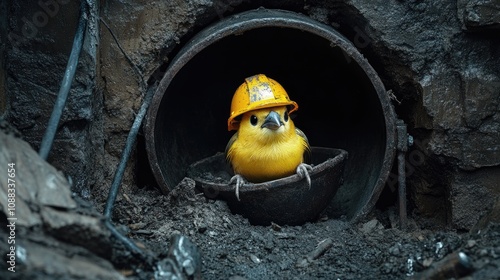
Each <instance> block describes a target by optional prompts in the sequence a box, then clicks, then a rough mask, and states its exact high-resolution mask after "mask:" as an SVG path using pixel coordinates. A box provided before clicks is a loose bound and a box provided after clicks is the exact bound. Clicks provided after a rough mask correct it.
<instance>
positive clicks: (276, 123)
mask: <svg viewBox="0 0 500 280" xmlns="http://www.w3.org/2000/svg"><path fill="white" fill-rule="evenodd" d="M282 124H283V123H282V122H281V120H280V115H279V114H278V113H276V112H275V111H271V112H269V114H268V115H267V116H266V119H264V123H263V124H262V126H261V128H264V127H266V128H269V129H271V130H277V129H278V128H280V126H281V125H282Z"/></svg>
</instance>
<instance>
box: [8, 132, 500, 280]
mask: <svg viewBox="0 0 500 280" xmlns="http://www.w3.org/2000/svg"><path fill="white" fill-rule="evenodd" d="M2 127H3V128H2V130H0V135H1V136H2V137H0V144H1V146H0V147H2V149H1V153H0V163H1V164H2V165H3V166H5V165H7V162H12V161H13V160H15V161H16V174H17V175H16V176H18V177H19V178H18V179H17V181H16V190H17V191H18V196H16V208H15V211H14V212H15V216H16V217H17V218H18V220H16V221H15V223H14V224H12V221H10V220H9V221H8V226H7V225H5V224H3V226H2V227H1V229H0V240H4V241H5V242H0V250H1V252H2V255H3V261H2V265H1V266H0V279H174V278H168V277H163V278H161V277H159V276H160V274H163V275H164V276H165V275H166V274H165V272H168V271H169V270H168V269H164V270H162V271H161V272H162V273H159V270H158V264H159V263H160V262H161V263H163V264H170V263H171V262H170V261H169V260H171V257H170V256H171V255H172V254H170V252H171V251H172V245H175V246H177V247H182V246H184V245H185V243H184V245H182V244H179V243H175V242H174V243H171V240H172V237H176V236H183V237H186V238H188V239H189V240H190V241H191V242H192V243H194V244H195V245H196V247H197V250H187V251H186V252H187V253H188V255H187V256H186V255H185V256H183V257H184V258H187V259H189V258H192V259H193V262H192V263H194V264H196V263H197V261H196V260H198V258H197V255H198V254H199V259H200V260H201V262H200V263H201V265H197V266H196V267H194V268H193V267H192V269H191V271H196V270H199V271H200V274H201V278H202V279H366V278H370V279H413V278H415V279H445V278H447V277H448V278H450V277H454V278H455V279H457V278H463V277H469V278H464V279H499V277H500V274H499V269H500V224H494V223H489V224H488V223H487V221H498V217H497V216H498V207H496V208H493V212H491V215H490V219H486V220H483V221H486V222H484V223H479V224H477V225H476V226H475V230H474V231H473V232H472V233H460V232H456V231H454V230H450V229H445V228H442V229H437V228H430V227H429V225H430V223H428V220H426V219H424V218H422V217H419V218H418V219H417V220H415V219H413V218H416V217H418V216H414V215H411V217H410V219H409V222H408V227H407V229H406V230H401V229H400V228H399V224H398V216H397V214H396V211H395V209H394V208H390V207H389V208H386V209H384V210H382V209H374V211H373V212H372V213H370V214H369V215H368V216H367V217H366V219H364V220H361V221H359V222H357V223H351V222H349V221H345V220H343V219H331V218H328V217H326V216H322V217H320V218H319V220H318V221H316V222H312V223H306V224H304V225H302V226H278V225H275V224H272V225H270V226H254V225H251V224H250V223H249V222H248V220H247V219H245V218H243V217H241V216H239V215H234V214H232V213H231V212H230V210H229V208H228V206H227V204H226V202H224V201H215V200H209V199H207V198H206V197H205V196H204V194H203V193H201V192H200V191H198V190H197V189H196V187H195V183H194V181H193V180H192V179H189V178H185V179H184V180H183V181H182V182H181V183H179V184H178V186H177V187H176V188H175V189H173V190H172V191H171V192H170V193H169V194H168V195H162V194H161V193H160V191H159V190H158V189H157V188H154V187H143V188H136V189H135V190H134V191H133V192H132V193H129V194H126V193H122V194H120V195H119V197H118V200H117V202H116V203H115V208H114V211H113V224H114V225H115V228H116V229H117V230H118V231H119V232H121V233H122V234H123V235H124V236H127V237H128V238H129V240H131V241H132V242H133V243H134V244H135V245H136V246H137V247H138V248H140V250H142V251H143V252H144V254H145V255H146V258H142V257H140V256H139V255H137V254H135V253H133V252H131V251H130V250H129V249H127V247H126V246H124V244H123V243H121V242H120V241H119V240H117V238H116V236H115V235H113V234H112V233H111V231H110V230H109V228H108V227H107V226H106V225H105V223H104V218H103V216H102V215H101V213H102V209H103V207H104V204H103V203H96V202H92V201H85V200H83V199H81V198H79V197H77V196H73V197H70V195H69V192H68V190H69V187H70V186H69V184H68V182H66V180H64V179H61V180H55V181H54V180H52V182H53V184H52V187H51V188H50V189H46V186H45V185H44V184H43V182H45V180H47V179H48V178H52V177H54V176H55V175H54V174H55V173H57V171H55V169H54V168H53V167H51V166H50V165H48V164H47V163H45V162H44V161H43V160H41V159H40V158H39V157H38V156H37V154H36V152H35V151H34V150H32V149H31V148H30V147H29V146H28V145H27V144H26V143H25V142H23V141H21V140H19V138H16V136H15V135H16V133H15V131H13V130H9V129H8V128H9V126H8V125H7V124H5V123H2ZM6 128H7V129H6ZM4 131H7V132H8V133H7V134H4ZM4 147H8V148H5V149H4ZM25 157H26V158H28V159H24V158H25ZM33 167H37V168H38V169H37V170H38V173H37V175H36V178H37V179H36V180H35V179H34V178H35V177H33V178H32V176H29V175H28V174H32V172H31V171H30V170H32V168H33ZM42 167H43V168H42ZM57 174H59V173H57ZM57 176H61V174H59V175H57ZM33 180H35V181H33ZM33 182H35V183H33ZM37 182H38V183H37ZM0 186H1V188H0V198H1V200H0V202H1V203H0V204H2V206H3V207H2V208H1V210H2V212H1V213H0V215H1V216H2V217H3V221H5V220H6V219H5V218H6V217H7V216H8V215H11V214H10V211H11V210H8V209H7V208H6V206H5V205H6V203H5V197H7V193H8V191H7V185H6V184H4V182H0ZM51 192H52V193H51ZM54 192H55V193H54ZM30 193H31V194H30ZM56 193H58V194H59V195H56ZM64 193H65V194H66V195H61V194H64ZM99 195H100V199H101V200H105V198H106V197H107V193H100V194H99ZM49 198H50V201H48V200H47V199H49ZM495 209H497V210H495ZM23 214H24V215H29V216H23ZM27 217H30V219H28V218H27ZM495 217H496V218H495ZM28 221H31V222H30V223H28ZM9 240H15V243H14V244H11V243H8V242H9ZM11 246H15V247H14V249H12V247H11ZM196 252H198V253H196ZM9 254H10V255H9ZM13 256H15V257H13ZM459 256H461V257H462V259H460V258H459ZM12 258H13V260H14V263H13V265H14V268H12V267H13V266H12V265H11V263H9V261H11V260H12ZM166 267H168V266H166ZM8 268H12V270H15V272H11V271H9V270H8ZM172 271H173V270H170V272H172ZM180 271H181V272H180V274H183V273H184V272H183V271H184V270H180ZM167 274H168V273H167ZM184 274H185V273H184ZM170 275H173V274H170ZM190 275H193V274H190ZM181 276H182V275H181ZM412 277H413V278H412ZM184 279H188V278H184Z"/></svg>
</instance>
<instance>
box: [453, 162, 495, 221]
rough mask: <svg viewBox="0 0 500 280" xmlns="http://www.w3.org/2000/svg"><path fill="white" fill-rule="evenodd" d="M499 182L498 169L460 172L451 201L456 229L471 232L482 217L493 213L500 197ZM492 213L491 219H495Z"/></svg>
mask: <svg viewBox="0 0 500 280" xmlns="http://www.w3.org/2000/svg"><path fill="white" fill-rule="evenodd" d="M498 182H500V168H498V167H496V168H489V169H484V170H481V169H480V170H477V171H474V172H459V173H458V174H456V175H455V176H454V177H453V179H452V183H451V190H450V201H451V219H452V223H453V226H454V227H455V228H459V229H463V230H470V229H472V227H473V226H474V225H476V223H477V222H478V221H479V219H481V217H483V216H485V215H486V214H487V213H489V212H491V211H492V209H493V208H494V207H493V205H494V204H495V199H496V198H498V197H500V190H499V189H498ZM491 213H492V215H491V216H490V217H491V219H494V217H495V213H494V212H491ZM497 216H498V215H497ZM485 219H488V218H485ZM482 222H486V220H485V221H482ZM486 224H487V223H486ZM486 224H485V225H486Z"/></svg>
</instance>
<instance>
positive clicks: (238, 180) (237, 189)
mask: <svg viewBox="0 0 500 280" xmlns="http://www.w3.org/2000/svg"><path fill="white" fill-rule="evenodd" d="M246 182H247V181H246V180H245V178H243V176H241V175H240V174H236V175H234V176H233V177H232V178H231V180H229V185H231V184H232V183H236V184H235V191H234V192H235V194H236V198H237V199H238V201H240V187H241V186H243V185H244V184H246Z"/></svg>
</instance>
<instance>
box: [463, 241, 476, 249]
mask: <svg viewBox="0 0 500 280" xmlns="http://www.w3.org/2000/svg"><path fill="white" fill-rule="evenodd" d="M476 243H477V242H476V240H472V239H471V240H467V245H465V247H466V248H472V247H474V246H476Z"/></svg>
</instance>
